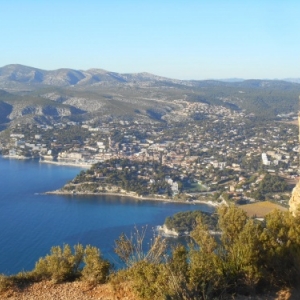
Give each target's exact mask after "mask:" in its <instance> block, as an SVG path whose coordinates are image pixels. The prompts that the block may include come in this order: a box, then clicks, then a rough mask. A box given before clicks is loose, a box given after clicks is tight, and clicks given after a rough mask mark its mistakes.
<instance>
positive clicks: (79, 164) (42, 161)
mask: <svg viewBox="0 0 300 300" xmlns="http://www.w3.org/2000/svg"><path fill="white" fill-rule="evenodd" d="M39 162H40V163H43V164H52V165H57V166H70V167H79V168H83V169H89V168H90V167H91V166H92V164H88V163H75V162H74V163H72V162H60V161H53V160H40V161H39Z"/></svg>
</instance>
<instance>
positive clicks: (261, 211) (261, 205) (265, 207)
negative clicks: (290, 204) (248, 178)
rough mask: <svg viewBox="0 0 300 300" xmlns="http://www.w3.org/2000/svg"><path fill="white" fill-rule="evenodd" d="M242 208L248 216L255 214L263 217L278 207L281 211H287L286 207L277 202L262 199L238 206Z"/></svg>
mask: <svg viewBox="0 0 300 300" xmlns="http://www.w3.org/2000/svg"><path fill="white" fill-rule="evenodd" d="M239 207H240V208H241V209H242V210H244V211H245V212H246V213H247V215H248V216H249V217H253V216H256V217H257V218H264V217H265V216H266V215H267V214H268V213H270V212H271V211H273V210H274V209H279V210H281V211H287V208H285V207H282V206H280V205H278V204H275V203H272V202H269V201H262V202H257V203H253V204H246V205H241V206H239Z"/></svg>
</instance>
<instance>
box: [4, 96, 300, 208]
mask: <svg viewBox="0 0 300 300" xmlns="http://www.w3.org/2000/svg"><path fill="white" fill-rule="evenodd" d="M175 101H176V103H177V105H180V106H181V109H180V110H178V111H174V112H172V114H170V115H168V117H167V118H166V119H163V120H161V121H157V120H153V121H148V122H146V121H145V122H143V121H140V120H139V121H137V120H116V119H112V120H105V121H104V120H102V121H101V120H99V119H94V120H89V121H85V122H80V123H79V122H75V121H69V122H56V123H53V124H49V125H44V124H26V125H23V124H22V125H21V124H16V125H14V126H11V127H10V128H9V129H7V130H5V131H2V132H1V134H0V147H1V148H0V149H1V152H2V155H3V156H5V157H10V158H18V159H26V158H36V159H39V160H40V161H41V162H45V163H56V164H67V165H76V166H82V167H84V168H88V167H91V166H93V165H94V167H93V168H92V169H93V170H94V171H93V172H91V171H90V172H88V171H87V173H86V174H88V175H89V180H90V178H91V177H94V181H95V180H96V179H97V178H98V179H99V178H100V177H102V179H101V180H100V181H101V184H99V186H98V190H97V187H96V189H95V184H94V183H93V188H92V189H88V191H89V192H92V193H93V192H97V191H98V192H99V191H100V190H101V191H102V192H118V193H120V192H121V193H127V194H128V193H129V195H134V196H141V197H142V196H151V197H160V198H172V199H173V200H175V201H176V200H179V201H197V200H203V199H206V200H209V201H212V202H218V201H219V202H220V201H224V200H226V201H234V202H236V203H240V204H241V203H248V202H249V201H257V200H271V201H274V202H276V203H279V204H281V205H287V204H288V200H289V198H290V193H291V189H292V187H293V186H294V185H295V183H296V179H297V176H298V127H297V122H296V120H297V113H291V114H288V115H278V120H276V121H274V120H269V121H268V120H266V121H262V120H256V119H255V118H254V117H253V115H252V114H246V113H245V111H242V110H233V109H229V108H225V107H224V106H217V105H209V104H206V103H191V102H187V101H184V100H175ZM104 162H114V163H113V164H111V163H110V164H109V170H110V171H111V172H113V171H118V172H119V173H120V174H119V175H120V176H121V175H122V176H123V177H122V178H124V176H125V175H126V174H127V175H128V171H127V172H125V169H130V170H134V171H135V176H136V177H135V180H138V179H139V180H142V182H141V185H140V186H139V188H138V189H137V190H135V189H134V188H132V187H131V186H130V185H128V183H126V184H125V183H124V182H123V186H122V187H120V186H117V185H116V186H112V185H111V183H112V182H110V185H109V188H107V187H108V185H107V184H106V187H105V185H103V183H104V182H105V180H104V181H103V178H107V177H108V176H109V175H111V174H107V176H104V175H103V170H102V169H101V166H102V167H104V165H103V163H104ZM124 162H127V164H126V163H124ZM154 166H155V168H154ZM158 166H164V168H163V170H164V173H163V174H161V170H162V168H159V169H160V174H159V176H158V171H157V172H156V171H155V170H156V167H158ZM106 167H107V166H106ZM121 173H124V174H121ZM81 175H82V174H81ZM269 175H272V176H269ZM125 177H126V176H125ZM77 179H78V178H77ZM85 186H86V185H85ZM154 186H156V188H154ZM143 187H144V188H143ZM74 189H75V188H74V187H73V188H71V189H70V186H69V190H72V191H73V192H75V191H74ZM85 192H87V191H85Z"/></svg>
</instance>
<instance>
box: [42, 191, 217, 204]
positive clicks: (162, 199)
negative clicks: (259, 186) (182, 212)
mask: <svg viewBox="0 0 300 300" xmlns="http://www.w3.org/2000/svg"><path fill="white" fill-rule="evenodd" d="M45 194H47V195H72V196H117V197H127V198H133V199H137V200H149V201H160V202H167V203H181V204H191V205H197V204H206V205H209V206H213V207H217V206H219V205H220V204H219V203H215V202H212V201H203V200H201V201H200V200H193V201H184V200H174V199H172V198H158V197H151V196H150V197H148V196H137V195H134V194H131V193H127V194H124V193H113V192H97V193H90V192H77V191H76V192H72V191H62V190H55V191H49V192H45Z"/></svg>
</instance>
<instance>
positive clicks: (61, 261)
mask: <svg viewBox="0 0 300 300" xmlns="http://www.w3.org/2000/svg"><path fill="white" fill-rule="evenodd" d="M83 255H84V249H83V246H82V245H80V244H78V245H76V246H74V254H73V253H72V250H71V247H70V246H69V245H64V247H63V248H61V247H59V246H56V247H52V248H51V250H50V255H47V256H46V257H44V258H40V259H39V261H38V262H37V263H36V265H35V268H34V270H33V273H34V274H35V276H36V278H37V279H39V280H42V279H51V280H52V281H54V282H63V281H66V280H72V279H75V278H77V277H79V275H80V270H79V266H80V264H81V263H82V260H83Z"/></svg>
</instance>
